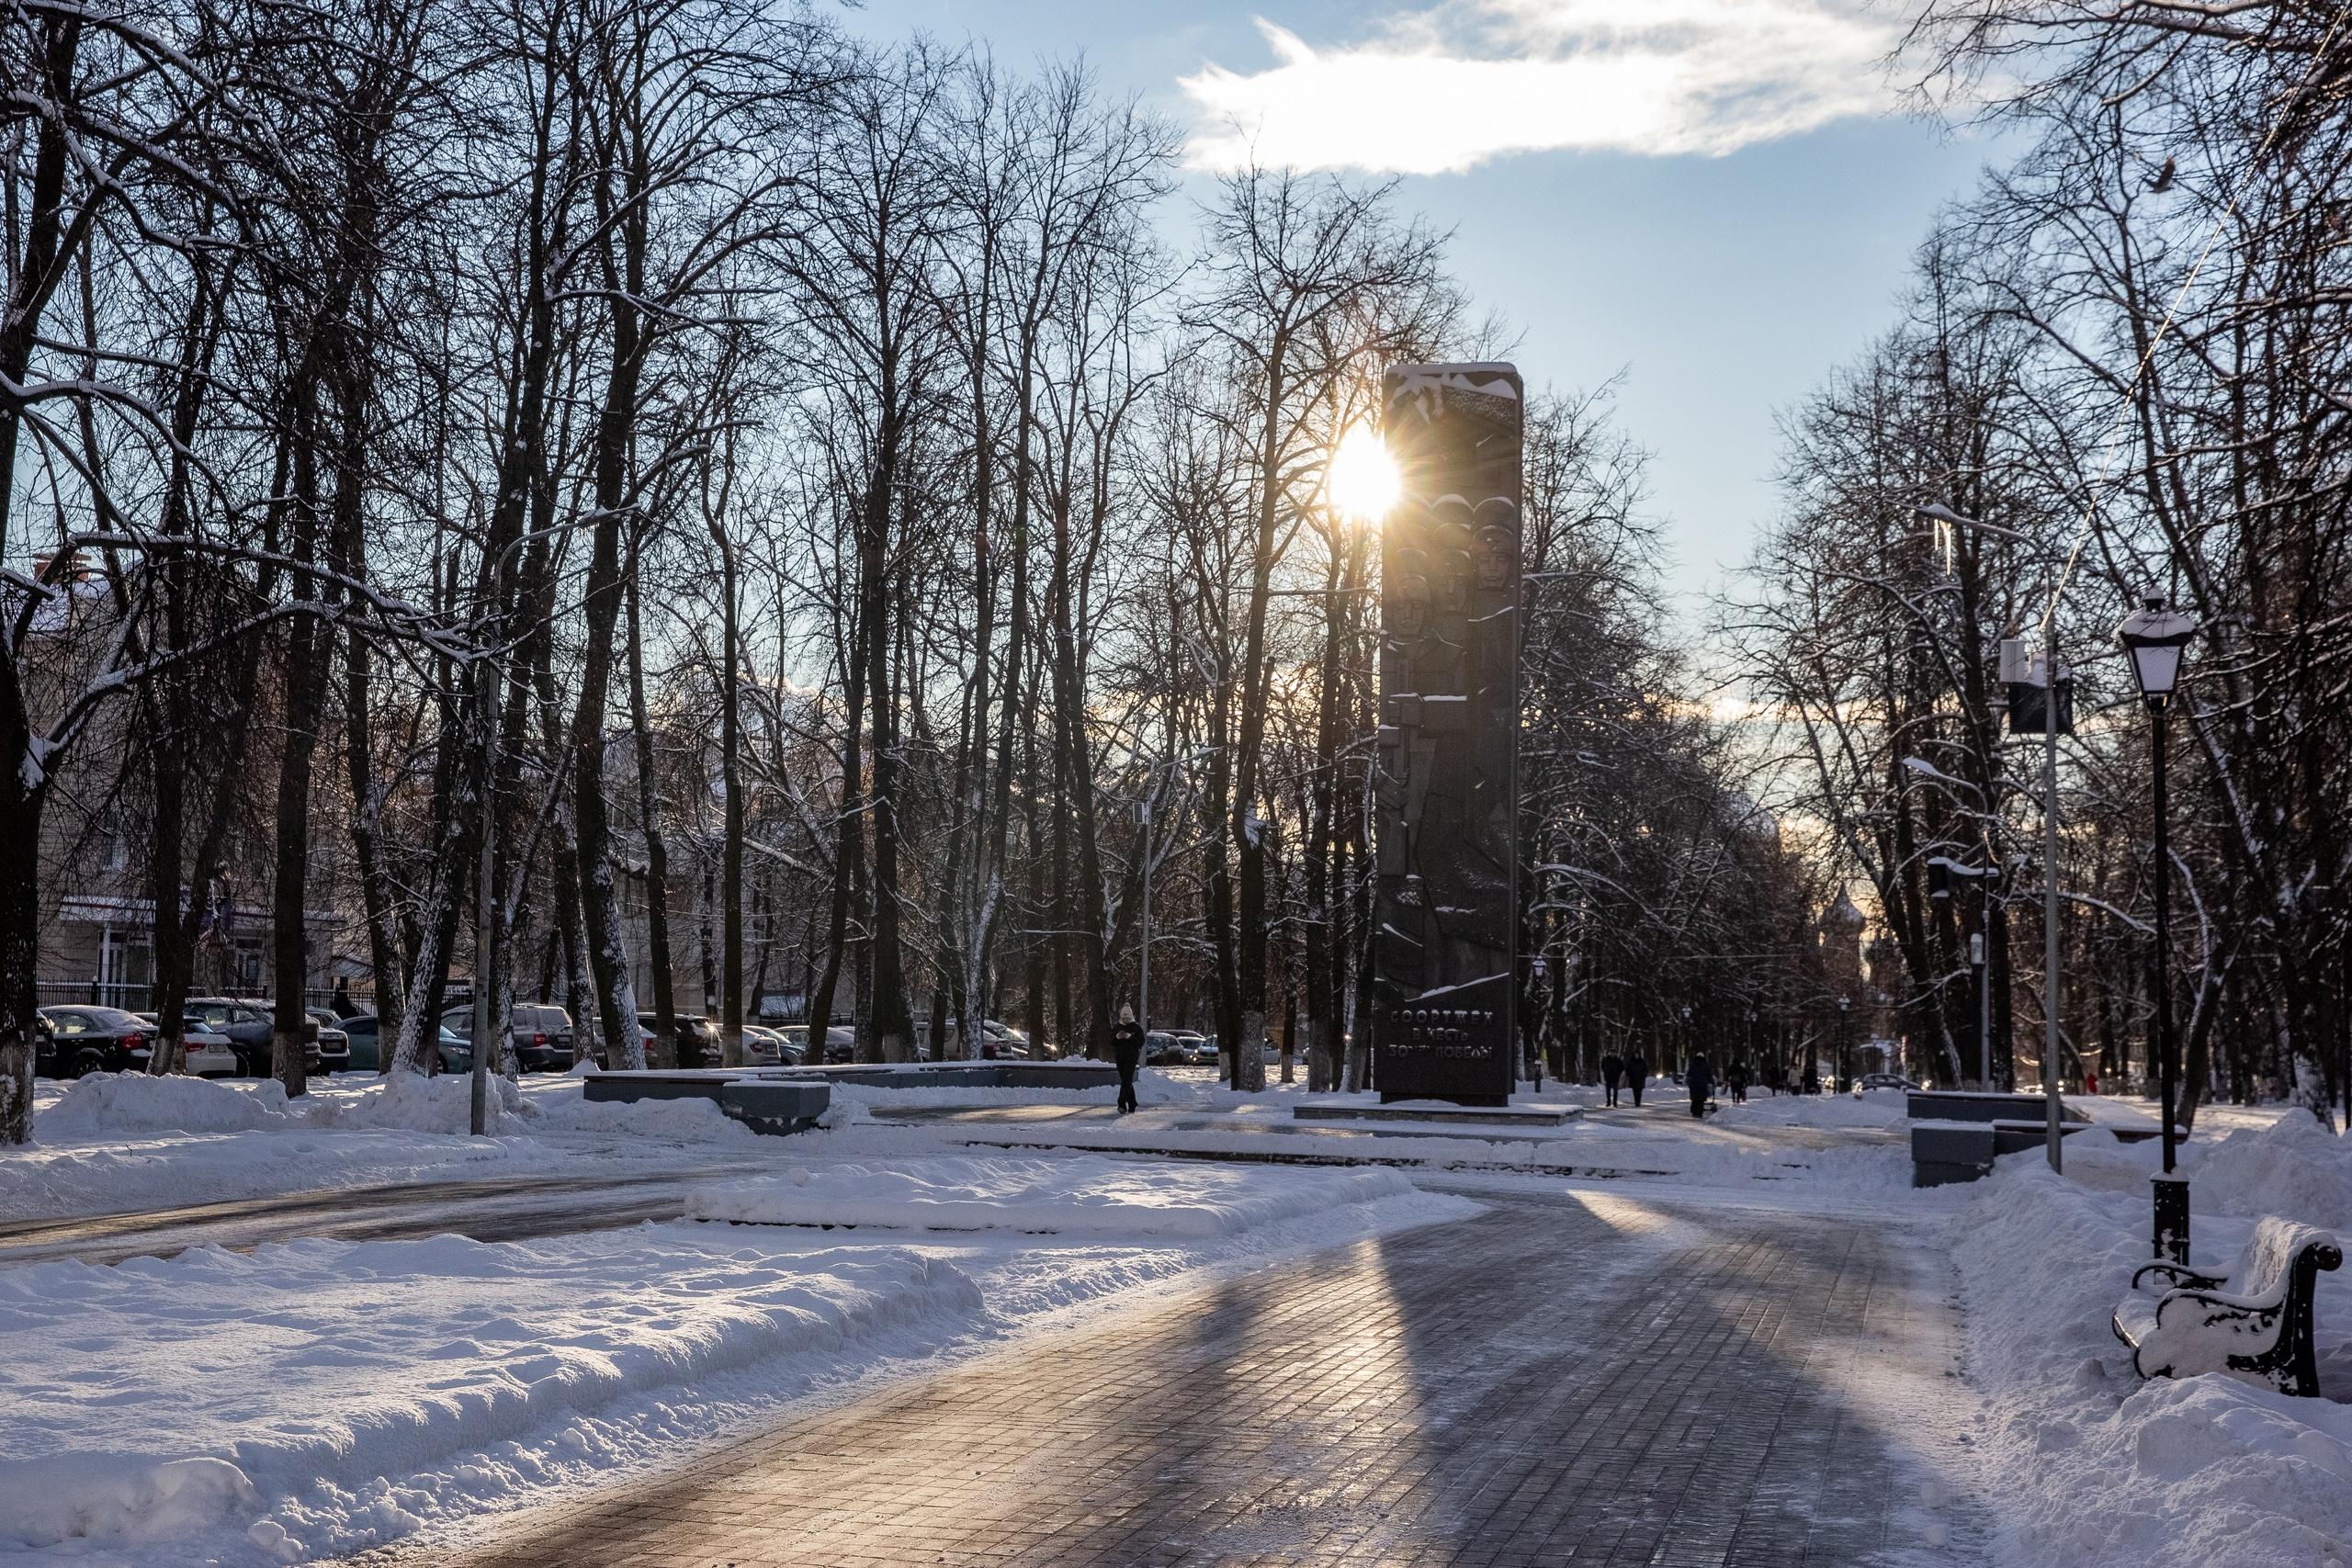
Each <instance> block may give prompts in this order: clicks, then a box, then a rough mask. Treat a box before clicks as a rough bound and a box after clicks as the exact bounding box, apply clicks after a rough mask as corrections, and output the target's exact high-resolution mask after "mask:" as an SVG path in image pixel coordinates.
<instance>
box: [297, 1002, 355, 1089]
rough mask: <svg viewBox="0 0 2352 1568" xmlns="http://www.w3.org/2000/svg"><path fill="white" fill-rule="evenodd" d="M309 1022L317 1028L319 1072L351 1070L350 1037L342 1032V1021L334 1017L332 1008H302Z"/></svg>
mask: <svg viewBox="0 0 2352 1568" xmlns="http://www.w3.org/2000/svg"><path fill="white" fill-rule="evenodd" d="M303 1011H304V1012H306V1013H309V1014H310V1015H311V1022H313V1023H315V1024H317V1025H318V1026H319V1070H320V1071H321V1072H322V1073H341V1072H347V1071H349V1070H350V1068H351V1036H350V1035H348V1034H345V1032H343V1020H341V1019H339V1018H337V1017H335V1015H334V1009H333V1008H304V1009H303Z"/></svg>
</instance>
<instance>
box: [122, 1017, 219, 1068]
mask: <svg viewBox="0 0 2352 1568" xmlns="http://www.w3.org/2000/svg"><path fill="white" fill-rule="evenodd" d="M138 1017H139V1021H141V1023H144V1024H145V1025H147V1027H148V1028H150V1029H152V1030H153V1031H154V1032H155V1034H156V1037H157V1038H158V1039H161V1038H162V1037H163V1032H164V1020H163V1017H162V1015H161V1014H158V1013H152V1012H142V1013H141V1014H139V1015H138ZM180 1070H181V1071H182V1072H184V1073H187V1074H189V1075H190V1076H191V1077H199V1078H225V1077H233V1076H234V1075H235V1073H236V1071H237V1052H236V1048H235V1047H234V1046H233V1045H232V1044H231V1043H230V1042H229V1037H228V1036H227V1035H225V1034H216V1033H214V1032H212V1031H211V1030H209V1029H207V1028H205V1027H204V1021H203V1020H202V1019H200V1018H182V1019H181V1020H180Z"/></svg>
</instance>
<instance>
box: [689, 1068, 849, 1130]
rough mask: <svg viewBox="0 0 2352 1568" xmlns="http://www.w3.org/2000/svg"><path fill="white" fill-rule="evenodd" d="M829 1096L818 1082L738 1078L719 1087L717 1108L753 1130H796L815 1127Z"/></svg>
mask: <svg viewBox="0 0 2352 1568" xmlns="http://www.w3.org/2000/svg"><path fill="white" fill-rule="evenodd" d="M832 1099H833V1091H832V1089H831V1088H830V1087H829V1086H827V1085H825V1084H821V1083H792V1082H779V1081H777V1080H776V1079H774V1078H738V1079H736V1080H735V1081H734V1082H732V1083H730V1084H727V1085H725V1086H723V1087H722V1088H721V1089H719V1091H718V1108H719V1109H720V1110H721V1111H725V1112H727V1114H728V1115H729V1116H732V1117H733V1118H735V1120H736V1121H738V1122H742V1123H743V1124H744V1125H745V1126H747V1127H749V1128H751V1129H752V1132H754V1133H777V1134H782V1133H797V1132H799V1131H800V1130H801V1129H803V1128H805V1127H813V1126H815V1125H816V1124H817V1118H818V1117H820V1116H822V1115H823V1114H824V1113H825V1108H826V1107H827V1106H829V1105H831V1103H832Z"/></svg>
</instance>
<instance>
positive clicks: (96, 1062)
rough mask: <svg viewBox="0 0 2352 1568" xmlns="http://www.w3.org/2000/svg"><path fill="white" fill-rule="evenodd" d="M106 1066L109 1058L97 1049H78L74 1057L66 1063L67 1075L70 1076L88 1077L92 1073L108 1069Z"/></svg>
mask: <svg viewBox="0 0 2352 1568" xmlns="http://www.w3.org/2000/svg"><path fill="white" fill-rule="evenodd" d="M106 1066H107V1059H106V1058H105V1057H104V1056H101V1055H98V1054H97V1053H96V1051H76V1052H74V1059H73V1060H72V1061H71V1062H69V1063H67V1064H66V1066H65V1076H66V1077H69V1078H86V1077H89V1076H90V1075H91V1074H92V1073H102V1072H104V1071H106Z"/></svg>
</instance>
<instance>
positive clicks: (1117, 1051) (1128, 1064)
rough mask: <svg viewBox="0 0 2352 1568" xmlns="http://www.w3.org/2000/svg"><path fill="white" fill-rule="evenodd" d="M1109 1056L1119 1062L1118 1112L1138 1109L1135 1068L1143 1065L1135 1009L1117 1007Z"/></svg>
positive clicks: (1140, 1034) (1141, 1026)
mask: <svg viewBox="0 0 2352 1568" xmlns="http://www.w3.org/2000/svg"><path fill="white" fill-rule="evenodd" d="M1111 1058H1112V1060H1114V1061H1115V1062H1117V1063H1118V1064H1119V1114H1120V1115H1122V1116H1125V1114H1126V1113H1127V1112H1128V1111H1135V1110H1139V1109H1140V1107H1139V1106H1138V1105H1137V1104H1136V1068H1137V1067H1138V1066H1142V1065H1143V1025H1142V1024H1140V1023H1137V1022H1136V1010H1135V1009H1133V1008H1131V1007H1121V1008H1120V1009H1119V1021H1118V1022H1116V1023H1114V1024H1113V1025H1112V1026H1111Z"/></svg>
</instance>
